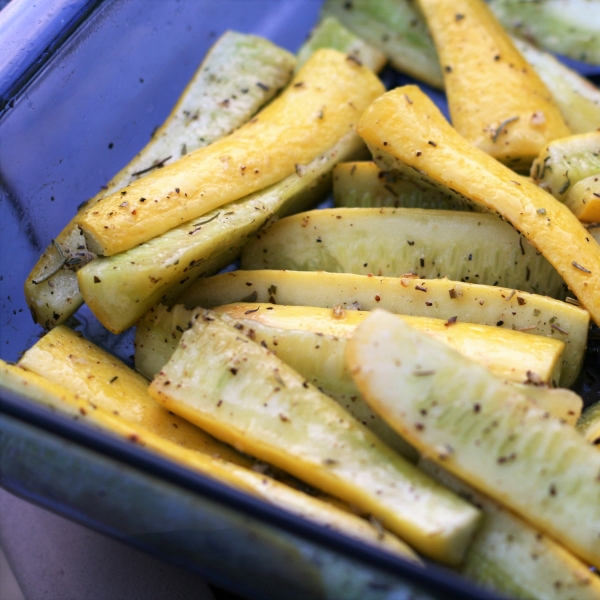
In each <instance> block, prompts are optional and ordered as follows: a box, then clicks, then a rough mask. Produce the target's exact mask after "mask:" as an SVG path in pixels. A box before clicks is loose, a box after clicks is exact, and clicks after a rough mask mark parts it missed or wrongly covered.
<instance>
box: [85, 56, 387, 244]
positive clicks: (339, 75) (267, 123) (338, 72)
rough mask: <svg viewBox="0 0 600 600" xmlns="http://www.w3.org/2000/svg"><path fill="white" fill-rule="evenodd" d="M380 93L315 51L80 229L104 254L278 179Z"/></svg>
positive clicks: (340, 62) (374, 82) (352, 66)
mask: <svg viewBox="0 0 600 600" xmlns="http://www.w3.org/2000/svg"><path fill="white" fill-rule="evenodd" d="M383 91H384V88H383V84H382V83H381V82H380V81H379V79H378V78H377V76H376V75H375V74H374V73H373V72H372V71H371V70H370V69H368V68H367V67H363V66H361V65H359V64H358V63H357V62H356V61H354V60H351V59H349V58H348V57H347V56H346V55H345V54H342V53H340V52H337V51H336V50H331V49H321V50H317V52H315V53H314V54H313V55H312V56H311V58H310V59H309V60H308V61H307V62H306V64H305V65H304V67H303V68H302V69H300V71H298V73H297V74H296V76H295V77H294V79H293V80H292V82H291V83H290V84H289V85H288V87H287V88H286V90H285V91H284V92H283V93H282V94H281V95H280V96H278V97H277V98H276V99H275V100H274V101H273V102H271V104H269V105H268V106H267V107H266V108H264V109H263V110H261V111H260V113H258V115H256V116H255V117H254V118H253V119H251V120H250V121H249V122H248V123H246V124H245V125H243V126H242V127H240V128H239V129H238V130H236V131H234V132H233V133H232V134H230V135H228V136H226V137H224V138H221V139H220V140H218V141H216V142H214V143H213V144H210V145H209V146H206V147H204V148H200V149H198V150H196V151H195V152H192V153H190V154H187V155H186V156H184V157H182V158H181V159H180V160H179V161H177V162H175V163H173V164H171V165H166V166H165V167H164V168H162V169H155V170H154V171H153V172H152V173H150V174H149V175H147V176H146V177H144V178H143V179H140V180H139V181H135V182H133V183H131V184H130V185H129V186H128V187H127V188H126V189H124V190H122V191H121V192H118V193H115V194H112V195H110V196H107V197H106V198H104V199H103V200H102V201H101V202H98V203H97V204H95V205H94V206H93V207H91V208H89V209H88V210H87V211H86V212H85V213H84V214H83V215H82V216H81V217H80V218H79V219H78V224H79V226H80V227H81V229H82V231H83V232H84V234H85V236H86V240H87V243H88V247H89V248H90V249H91V250H92V251H94V252H96V253H97V254H101V255H105V256H109V255H112V254H116V253H117V252H122V251H124V250H127V249H129V248H132V247H134V246H137V245H138V244H142V243H143V242H146V241H148V240H150V239H152V238H153V237H156V236H157V235H160V234H161V233H164V232H166V231H168V230H169V229H172V228H173V227H176V226H178V225H181V224H182V223H184V222H187V221H191V220H192V219H196V218H198V217H200V216H202V215H204V214H206V213H207V212H209V211H211V210H213V209H215V208H217V207H219V206H222V205H223V204H227V203H228V202H233V201H235V200H238V199H239V198H242V197H244V196H247V195H248V194H252V193H253V192H256V191H258V190H261V189H264V188H266V187H268V186H270V185H273V184H275V183H277V182H278V181H281V180H282V179H284V178H285V177H288V176H289V175H291V174H292V173H294V172H301V171H302V168H303V167H304V166H305V165H307V164H308V163H310V162H311V161H312V160H314V159H315V158H316V157H318V156H320V155H321V154H323V153H324V152H326V151H327V150H328V149H329V148H331V147H332V146H333V145H334V144H335V143H336V142H337V141H338V140H339V139H340V138H341V137H343V136H344V135H345V134H346V133H348V132H349V131H350V130H352V128H353V127H354V126H355V125H356V123H357V122H358V119H359V118H360V116H361V115H362V113H363V111H364V109H365V108H366V107H367V106H368V105H369V104H370V103H371V102H372V101H373V100H374V99H375V98H377V97H378V96H380V95H381V94H382V93H383Z"/></svg>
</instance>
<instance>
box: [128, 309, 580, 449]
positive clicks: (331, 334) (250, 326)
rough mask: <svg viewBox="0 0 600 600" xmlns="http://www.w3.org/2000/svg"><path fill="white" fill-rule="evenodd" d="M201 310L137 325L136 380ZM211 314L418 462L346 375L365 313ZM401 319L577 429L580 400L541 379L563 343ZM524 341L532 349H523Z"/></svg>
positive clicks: (164, 314) (150, 317) (156, 367)
mask: <svg viewBox="0 0 600 600" xmlns="http://www.w3.org/2000/svg"><path fill="white" fill-rule="evenodd" d="M198 310H202V309H196V310H187V309H184V308H183V307H182V306H181V305H177V306H175V307H173V308H172V309H169V308H167V307H165V306H162V305H158V306H156V307H154V308H153V309H152V310H150V311H149V312H148V313H147V314H146V315H145V316H144V318H143V319H142V320H141V321H140V322H139V323H138V325H137V329H136V338H135V346H136V350H135V364H136V368H137V369H138V370H139V371H140V372H141V373H143V374H144V375H146V376H147V377H153V376H154V375H155V374H156V373H158V372H159V371H160V370H161V369H162V367H163V366H164V365H165V364H166V363H167V361H168V360H169V359H170V357H171V355H172V354H173V352H174V351H175V349H176V347H177V345H178V343H179V340H180V339H181V336H182V334H183V332H184V331H185V329H187V328H188V326H189V324H190V323H191V322H192V321H193V319H194V316H195V315H197V314H198ZM215 312H216V313H217V314H218V315H219V316H220V317H221V318H222V319H223V320H225V321H226V322H227V323H229V324H231V325H233V326H235V328H236V329H238V330H239V331H240V332H242V333H244V334H245V335H247V336H248V337H249V338H250V339H252V340H254V341H256V342H257V343H260V344H261V345H263V346H264V347H266V348H268V349H269V350H271V351H272V352H274V353H275V354H276V355H277V356H278V357H279V358H281V359H282V360H283V361H284V362H285V363H287V364H288V365H290V366H291V367H292V368H293V369H295V370H296V371H298V372H299V373H300V374H301V375H302V376H304V377H305V378H306V379H308V380H309V381H310V382H311V383H312V384H314V385H315V386H316V387H317V388H319V389H320V390H321V391H323V392H324V393H326V394H327V395H328V396H331V397H332V398H334V399H335V400H336V401H337V402H338V403H340V404H341V405H342V406H343V407H344V408H345V409H346V410H347V411H348V412H350V413H351V414H352V415H353V416H354V417H355V418H356V419H358V420H359V421H361V422H362V423H363V424H364V425H366V426H367V427H368V428H369V429H371V430H372V431H373V432H374V433H375V434H376V435H377V436H378V437H379V438H380V439H381V440H382V441H384V442H385V443H386V444H388V445H389V446H391V447H392V448H394V449H396V450H398V451H399V452H400V453H401V454H403V455H404V456H406V457H408V458H411V459H414V458H415V454H414V452H413V451H411V450H410V449H408V448H407V447H406V443H405V442H404V441H403V440H402V439H401V438H399V436H398V435H397V434H396V433H394V432H392V431H391V430H390V429H389V426H388V425H386V424H385V423H384V422H383V421H382V420H381V419H380V418H379V417H377V416H376V415H374V413H373V411H371V410H370V408H369V407H368V406H367V405H366V404H365V403H364V401H363V400H362V397H361V395H360V392H359V391H358V389H357V388H356V386H355V384H354V382H353V380H352V377H351V376H350V374H349V373H348V370H347V369H346V365H345V359H344V351H345V347H346V340H347V339H348V338H349V337H350V336H351V335H352V333H353V332H354V329H355V328H356V326H357V324H358V323H360V322H362V320H363V319H364V318H365V316H366V315H367V314H368V313H364V312H358V311H343V310H338V309H335V310H334V311H332V310H331V309H325V308H315V307H297V306H273V305H265V304H258V305H252V304H245V303H242V304H233V305H226V306H221V307H219V308H217V309H215ZM405 318H406V319H408V321H409V322H410V323H411V324H412V325H413V326H415V327H417V328H418V329H419V330H421V331H425V332H426V333H427V334H428V335H431V336H433V337H435V338H437V339H440V340H442V341H443V342H444V343H448V344H450V345H451V346H452V347H453V348H455V349H456V350H458V351H459V352H461V353H462V354H464V355H465V356H467V357H469V358H471V359H473V360H476V361H477V362H479V363H480V364H483V365H484V366H486V367H487V368H489V369H490V370H492V372H494V373H496V374H498V375H500V376H502V377H504V378H506V379H508V380H511V381H513V382H514V381H519V382H523V381H527V380H530V381H531V380H535V381H536V384H537V385H528V386H526V388H527V390H526V391H524V392H523V393H526V394H529V391H531V392H532V393H534V394H537V395H538V396H539V402H540V403H542V404H543V405H544V406H546V408H547V409H548V411H549V412H551V413H552V414H555V415H556V416H558V417H559V418H564V419H566V420H568V421H569V422H570V423H571V424H572V425H575V422H576V420H577V419H578V418H579V416H580V414H581V406H582V400H581V398H579V397H578V396H577V394H574V393H572V392H569V391H568V390H555V389H550V388H547V387H544V386H542V385H541V380H542V379H544V378H545V379H546V380H548V379H550V376H551V375H550V373H552V371H553V370H554V369H553V364H555V363H556V356H557V353H558V351H559V350H560V349H561V347H562V343H560V342H556V341H555V340H549V339H548V338H540V336H535V337H532V336H528V338H526V339H525V340H523V339H522V336H523V335H524V334H520V333H518V332H511V331H508V330H505V329H504V330H503V329H497V328H491V327H486V326H481V325H473V324H468V323H456V324H455V325H454V326H452V327H446V323H445V322H444V321H442V320H441V319H429V318H426V317H405ZM528 339H530V340H531V341H532V342H533V343H532V344H529V343H527V340H528ZM523 341H524V342H525V343H523ZM549 342H554V343H553V344H549ZM529 395H530V394H529Z"/></svg>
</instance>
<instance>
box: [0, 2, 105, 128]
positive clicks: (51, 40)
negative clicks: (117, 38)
mask: <svg viewBox="0 0 600 600" xmlns="http://www.w3.org/2000/svg"><path fill="white" fill-rule="evenodd" d="M104 1H105V0H38V1H37V2H36V4H35V5H31V3H30V2H29V0H12V1H11V2H9V3H8V4H7V5H6V6H5V7H4V9H2V10H1V11H0V118H2V115H3V113H5V112H6V111H7V110H8V109H10V108H12V106H13V105H14V102H15V100H16V98H17V97H18V96H19V95H20V94H21V93H22V92H23V91H24V90H25V89H26V87H27V85H28V84H29V83H30V82H31V80H32V79H33V78H34V77H35V75H36V74H37V73H38V72H39V71H40V70H41V69H42V68H43V67H44V66H45V65H46V64H47V63H48V61H50V60H51V58H52V57H53V56H54V54H55V53H56V52H58V51H59V50H60V48H61V47H62V46H63V44H64V42H66V41H67V39H69V37H70V36H71V35H73V34H74V33H75V32H76V31H77V29H78V28H79V27H80V26H81V25H82V23H84V22H85V21H86V19H88V18H89V17H90V15H91V14H92V12H93V11H94V10H95V9H96V8H97V7H98V6H99V5H100V4H102V3H103V2H104ZM34 10H35V17H36V20H37V21H38V25H37V27H36V28H35V37H34V39H33V40H32V37H31V35H27V34H25V33H24V29H25V28H26V27H27V25H29V24H30V23H31V22H32V19H33V11H34ZM65 15H66V17H65Z"/></svg>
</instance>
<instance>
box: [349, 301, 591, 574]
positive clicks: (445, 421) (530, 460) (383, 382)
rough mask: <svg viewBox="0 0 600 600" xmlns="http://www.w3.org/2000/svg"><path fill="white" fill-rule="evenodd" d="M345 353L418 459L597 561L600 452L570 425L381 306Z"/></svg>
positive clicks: (367, 392) (368, 393)
mask: <svg viewBox="0 0 600 600" xmlns="http://www.w3.org/2000/svg"><path fill="white" fill-rule="evenodd" d="M346 356H347V359H348V366H349V368H350V370H351V372H352V375H353V377H354V379H355V381H356V383H357V385H358V387H359V389H360V390H361V391H362V393H363V396H364V398H365V400H367V402H368V403H369V404H371V406H372V407H373V409H374V410H375V411H376V412H379V414H380V415H381V416H382V417H383V418H385V419H386V420H387V422H388V423H389V424H390V425H392V426H393V427H394V428H395V429H396V430H397V431H398V432H399V433H400V434H401V435H403V436H404V437H406V439H407V440H408V441H409V442H410V443H411V444H413V445H414V446H415V447H416V448H417V449H418V450H419V451H420V452H421V453H422V454H423V455H425V456H426V457H427V458H430V459H431V460H434V461H435V462H438V463H440V464H441V465H442V466H443V467H444V468H445V469H447V470H448V471H450V472H451V473H453V474H454V475H456V476H457V477H459V478H461V479H464V480H465V481H466V482H467V483H469V484H470V485H472V486H473V487H475V488H476V489H478V490H479V491H481V492H483V493H485V494H486V495H489V496H490V497H492V498H494V499H496V500H497V501H499V502H501V503H502V504H504V505H506V506H508V507H509V508H511V509H512V510H514V511H515V512H516V513H518V514H520V515H521V516H522V517H523V518H524V519H525V520H527V521H529V522H530V523H531V524H533V525H534V526H535V527H536V528H539V529H540V530H541V531H542V532H545V533H547V534H549V535H550V536H552V537H554V538H555V539H556V540H557V541H559V542H560V543H562V544H564V545H565V546H566V547H567V548H569V549H570V550H571V551H572V552H573V553H575V554H576V555H577V556H579V557H580V558H582V559H583V560H585V561H587V562H589V563H590V564H592V565H594V566H597V565H600V477H599V473H600V453H598V452H597V450H596V449H595V448H594V447H593V446H591V445H590V444H588V442H587V441H586V440H585V439H584V438H583V437H582V436H581V435H580V434H579V433H578V432H577V431H575V429H573V428H572V427H570V426H568V425H566V424H564V423H563V422H562V421H560V420H559V419H555V418H553V417H551V416H550V415H549V414H548V413H547V412H546V411H544V410H543V409H541V408H539V407H538V406H536V405H535V404H534V403H532V402H531V401H530V400H528V399H527V398H526V397H525V396H523V395H522V394H519V393H514V392H511V391H509V390H508V388H507V387H506V385H505V384H504V383H503V382H502V381H501V380H499V379H498V378H496V377H495V376H493V375H492V374H491V373H490V372H489V371H487V370H486V369H483V368H482V367H480V366H479V365H477V364H475V363H473V362H472V361H469V360H467V359H465V358H464V357H462V356H460V355H459V354H458V353H457V352H456V351H454V350H452V349H450V348H448V347H447V346H443V345H442V344H440V343H439V342H437V341H436V340H433V339H431V338H429V337H428V336H426V335H424V334H422V333H421V332H418V331H416V330H415V329H414V328H412V327H410V326H409V325H407V324H406V323H404V322H403V321H402V318H401V317H398V316H396V315H391V314H390V313H385V312H384V311H375V312H373V313H372V314H371V315H370V316H369V317H368V318H367V319H365V321H364V322H363V323H362V324H361V325H360V326H359V327H358V329H357V330H356V333H355V334H354V336H353V337H352V338H351V339H350V341H349V342H348V348H347V354H346Z"/></svg>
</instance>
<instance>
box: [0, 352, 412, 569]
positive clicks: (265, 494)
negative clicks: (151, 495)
mask: <svg viewBox="0 0 600 600" xmlns="http://www.w3.org/2000/svg"><path fill="white" fill-rule="evenodd" d="M0 387H2V388H5V389H8V390H10V391H13V392H15V393H17V394H19V395H22V396H25V397H27V398H29V399H31V400H35V401H36V402H40V403H41V404H44V405H46V406H48V407H50V408H51V409H52V410H55V411H57V412H61V413H64V414H66V415H69V416H71V417H73V418H75V419H78V420H81V421H83V422H86V423H88V424H90V425H94V426H97V427H99V428H101V429H103V430H105V431H107V432H110V433H113V434H115V435H117V436H119V437H121V438H124V439H125V440H127V441H129V442H131V443H132V444H135V445H137V446H141V447H144V448H147V449H148V450H150V451H152V452H155V453H157V454H160V455H161V456H164V457H165V458H168V459H170V460H173V461H175V462H177V463H179V464H182V465H185V466H186V467H188V468H190V469H192V470H194V471H197V472H199V473H202V474H203V475H207V476H209V477H213V478H214V479H216V480H218V481H221V482H223V483H226V484H228V485H231V486H232V487H234V488H236V489H238V490H242V491H244V492H247V493H250V494H252V495H254V496H258V497H260V498H262V499H263V500H265V501H266V502H268V503H269V504H273V505H275V506H279V507H280V508H283V509H284V510H288V511H290V512H292V513H294V514H296V515H299V516H301V517H304V518H306V519H309V520H311V521H313V522H316V523H318V524H320V525H323V526H325V527H328V528H331V529H334V530H336V531H339V532H341V533H344V534H346V535H348V536H350V537H353V538H356V539H359V540H361V541H363V542H366V543H367V544H370V545H374V546H377V547H380V548H383V549H385V550H387V551H388V552H393V553H395V554H399V555H400V556H402V557H403V558H405V559H408V560H410V561H411V562H416V563H419V562H420V561H419V559H418V557H417V556H416V554H415V553H414V552H413V551H412V549H411V548H409V547H408V546H407V545H406V544H404V543H403V542H402V541H400V540H399V539H398V538H396V537H395V536H394V535H392V534H390V533H389V532H388V531H385V530H382V529H381V528H376V527H375V526H373V525H372V524H371V523H369V522H367V521H365V520H364V519H361V518H359V517H357V516H355V515H353V514H351V513H349V512H347V511H346V510H343V509H341V508H338V506H339V504H340V503H336V505H335V506H334V505H333V504H332V503H330V502H328V501H327V500H325V499H318V498H314V497H312V496H309V495H308V494H305V493H303V492H300V491H298V490H295V489H293V488H290V487H289V486H287V485H285V484H283V483H280V482H278V481H276V480H274V479H272V478H271V477H268V476H266V475H264V474H261V473H258V472H256V471H253V470H251V469H248V468H246V467H245V466H242V465H239V464H236V463H234V462H230V461H229V460H227V459H225V458H219V457H218V456H215V455H209V454H206V453H204V452H201V451H198V450H194V449H192V448H184V447H182V446H180V445H179V444H177V443H174V442H173V441H171V440H167V439H165V438H163V437H161V436H159V435H156V434H155V433H152V432H151V431H149V430H148V429H145V428H144V427H140V426H139V425H137V424H135V423H132V422H128V421H126V420H125V419H123V418H122V417H120V416H118V415H114V414H112V413H110V412H107V411H106V410H103V409H102V408H99V407H98V406H97V405H96V404H94V403H93V402H91V401H90V400H86V399H84V398H81V397H79V396H78V395H76V394H74V393H73V392H72V391H71V390H69V389H67V388H66V387H63V386H61V385H59V384H57V383H54V382H53V381H50V380H48V379H46V378H44V377H42V376H40V375H38V374H37V373H34V372H32V371H26V370H25V369H23V368H21V367H18V366H15V365H10V364H7V363H5V362H4V361H2V360H0Z"/></svg>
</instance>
